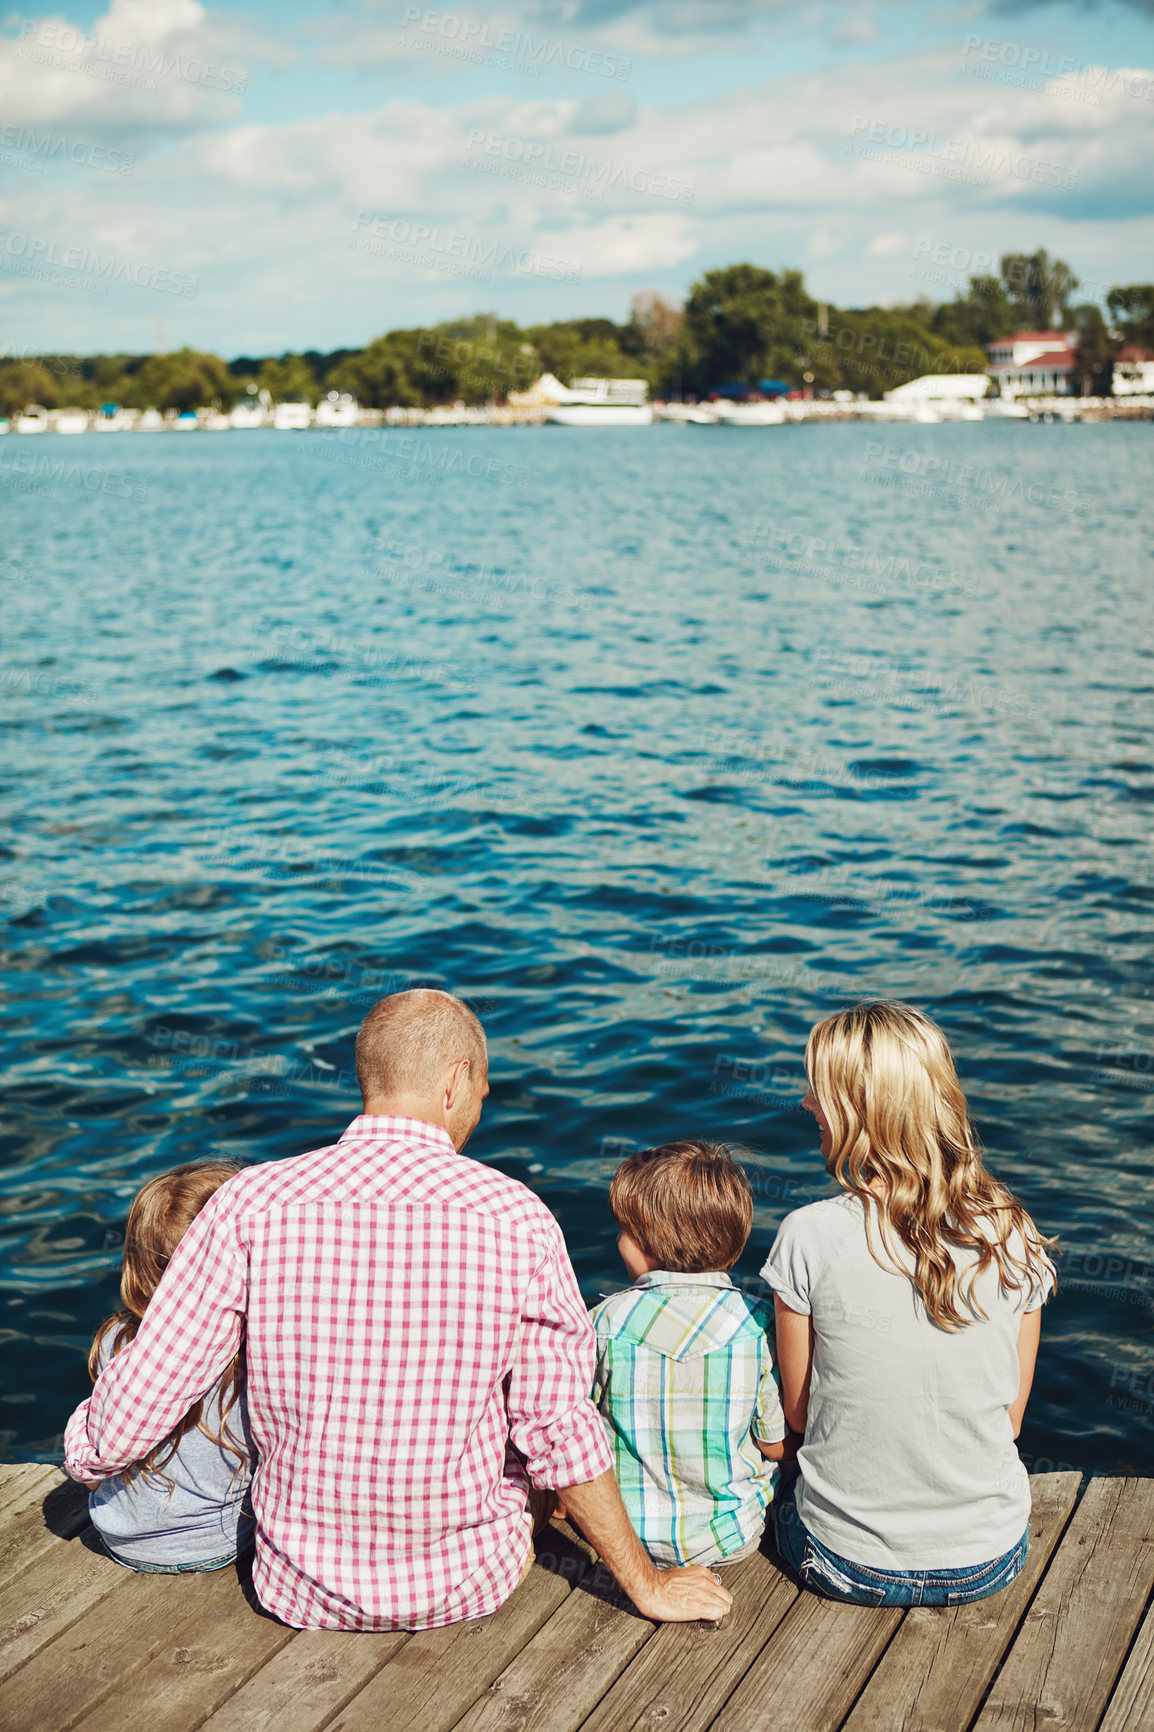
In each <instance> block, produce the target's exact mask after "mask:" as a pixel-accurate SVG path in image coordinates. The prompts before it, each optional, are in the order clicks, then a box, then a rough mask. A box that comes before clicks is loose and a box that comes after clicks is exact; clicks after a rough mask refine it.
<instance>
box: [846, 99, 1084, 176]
mask: <svg viewBox="0 0 1154 1732" xmlns="http://www.w3.org/2000/svg"><path fill="white" fill-rule="evenodd" d="M849 131H850V138H851V140H852V141H853V142H851V143H849V144H847V145H846V146H845V147H844V149H845V155H846V156H854V157H861V158H864V159H865V160H866V161H875V162H886V163H889V164H890V165H891V166H892V167H898V168H910V169H913V170H915V171H916V172H917V173H919V174H938V175H942V176H943V177H944V178H945V179H948V180H963V181H966V182H968V184H970V185H972V186H986V185H988V184H989V183H988V181H987V179H986V178H985V177H986V176H987V175H990V174H1009V175H1013V176H1014V177H1015V178H1016V179H1017V180H1032V181H1034V182H1035V183H1036V184H1037V185H1039V186H1058V187H1064V188H1065V189H1066V190H1067V191H1069V189H1070V188H1071V187H1074V186H1076V185H1077V184H1078V171H1077V169H1071V168H1063V167H1062V165H1061V164H1060V163H1056V162H1048V161H1046V160H1045V159H1044V158H1042V157H1037V156H1029V155H1027V154H1026V152H1025V151H1018V152H1017V153H1015V152H1013V151H1009V150H1005V149H1003V148H1002V146H1001V145H997V144H975V143H974V141H973V139H969V138H947V137H945V136H944V135H943V134H941V133H937V132H926V131H925V130H924V129H923V128H921V127H909V126H889V125H887V124H886V122H885V121H881V120H874V121H871V120H867V119H865V118H863V116H862V115H860V114H859V115H857V116H856V117H855V119H854V123H853V125H852V126H851V127H850V129H849ZM858 133H865V135H866V136H865V138H864V139H858V138H857V134H858ZM883 147H884V148H886V149H888V150H889V151H890V153H891V154H890V155H889V156H884V155H882V154H880V152H881V149H882V148H883ZM979 177H980V178H979Z"/></svg>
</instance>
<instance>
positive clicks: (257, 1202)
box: [65, 1115, 613, 1630]
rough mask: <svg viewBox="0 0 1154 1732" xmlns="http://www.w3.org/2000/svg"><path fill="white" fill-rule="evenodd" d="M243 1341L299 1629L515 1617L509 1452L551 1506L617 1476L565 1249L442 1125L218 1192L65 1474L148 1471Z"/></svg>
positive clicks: (508, 1182) (91, 1407)
mask: <svg viewBox="0 0 1154 1732" xmlns="http://www.w3.org/2000/svg"><path fill="white" fill-rule="evenodd" d="M242 1331H244V1332H245V1335H244V1338H245V1342H246V1351H247V1357H248V1403H249V1415H250V1421H251V1426H252V1436H253V1440H254V1443H255V1445H256V1448H257V1450H258V1451H259V1464H258V1467H257V1471H256V1477H255V1479H254V1482H253V1494H252V1495H253V1507H254V1511H255V1514H256V1525H257V1539H256V1560H255V1563H254V1565H253V1581H254V1583H255V1586H256V1589H257V1593H258V1594H259V1596H260V1599H261V1602H262V1604H263V1605H265V1606H266V1607H267V1608H268V1610H269V1611H271V1612H275V1613H276V1615H277V1616H278V1617H280V1618H282V1619H284V1621H285V1622H286V1623H288V1624H292V1625H294V1626H296V1627H297V1628H298V1629H315V1628H323V1629H338V1630H391V1629H407V1630H421V1629H433V1628H436V1627H437V1626H439V1625H442V1624H452V1623H457V1622H458V1621H459V1620H461V1619H464V1618H477V1617H481V1616H483V1615H484V1614H486V1613H488V1612H493V1611H495V1610H496V1608H497V1607H498V1606H499V1605H500V1604H501V1603H502V1601H504V1600H505V1599H507V1597H508V1595H509V1594H510V1592H511V1591H512V1589H513V1588H514V1586H515V1585H516V1582H517V1579H518V1577H519V1575H520V1573H521V1570H522V1567H523V1565H524V1563H525V1560H526V1558H527V1557H528V1552H529V1540H530V1522H529V1515H528V1512H527V1509H526V1497H525V1477H524V1473H523V1471H522V1469H521V1466H520V1463H519V1462H518V1461H517V1460H516V1459H515V1457H514V1456H513V1455H512V1452H511V1451H509V1450H508V1448H507V1445H508V1443H509V1441H510V1440H511V1441H512V1443H513V1444H515V1445H516V1447H517V1449H518V1450H519V1451H520V1452H521V1454H522V1455H523V1456H524V1457H525V1460H526V1462H527V1463H528V1470H529V1476H530V1478H531V1479H532V1481H533V1484H534V1485H537V1486H550V1487H559V1486H566V1485H579V1484H583V1483H584V1482H586V1481H588V1480H591V1479H595V1478H596V1477H597V1475H598V1474H601V1473H604V1472H607V1471H609V1470H611V1469H612V1466H613V1458H612V1456H611V1454H610V1452H609V1446H608V1444H607V1443H606V1440H605V1431H604V1428H603V1426H602V1424H601V1420H600V1418H599V1417H598V1414H597V1411H596V1409H595V1408H594V1407H593V1404H592V1402H591V1401H590V1400H589V1391H590V1389H591V1387H592V1378H593V1359H594V1338H593V1330H592V1327H591V1325H590V1322H589V1316H588V1313H587V1312H586V1309H585V1306H584V1303H583V1302H582V1299H581V1295H580V1292H579V1290H578V1287H577V1281H576V1278H575V1276H574V1274H573V1269H572V1266H571V1265H570V1262H569V1257H568V1254H567V1252H566V1250H565V1241H564V1239H563V1237H562V1235H561V1231H560V1228H559V1227H558V1226H557V1223H556V1221H555V1220H554V1219H553V1217H552V1215H551V1214H550V1213H549V1211H548V1209H546V1207H545V1205H544V1204H543V1203H541V1202H540V1201H538V1199H537V1198H536V1197H535V1196H534V1195H533V1194H532V1192H531V1191H529V1190H527V1189H526V1188H525V1187H524V1186H523V1185H520V1184H518V1183H517V1182H516V1181H515V1180H513V1179H508V1178H506V1177H505V1176H504V1175H503V1174H501V1173H498V1172H495V1171H494V1170H493V1169H492V1168H490V1167H485V1166H482V1165H480V1164H479V1163H478V1162H476V1161H472V1160H469V1159H468V1158H467V1157H465V1156H463V1155H458V1154H457V1153H456V1151H455V1150H454V1148H453V1145H452V1142H451V1141H450V1139H449V1136H448V1134H447V1133H446V1132H445V1131H443V1130H440V1129H439V1128H438V1127H436V1126H434V1125H429V1124H424V1123H422V1122H421V1121H420V1120H416V1119H394V1118H379V1117H368V1116H366V1115H362V1116H361V1117H360V1118H357V1119H354V1120H353V1122H352V1124H351V1125H350V1126H349V1128H348V1130H347V1131H346V1132H345V1134H344V1136H343V1137H342V1138H341V1140H340V1142H339V1143H337V1144H336V1146H335V1147H333V1148H328V1149H321V1150H318V1151H317V1152H316V1153H314V1154H309V1155H300V1156H298V1157H297V1158H296V1159H294V1160H288V1161H276V1162H272V1163H270V1164H268V1165H265V1166H259V1167H252V1168H249V1169H248V1170H247V1171H245V1172H242V1173H240V1174H239V1175H238V1176H237V1177H236V1178H235V1179H232V1180H230V1181H229V1183H228V1184H227V1185H225V1186H224V1188H223V1189H222V1190H220V1191H218V1192H217V1194H216V1195H215V1196H214V1197H213V1198H212V1199H211V1200H210V1202H209V1203H208V1204H207V1205H206V1207H205V1208H204V1209H203V1210H202V1212H201V1214H200V1215H199V1216H198V1217H197V1219H196V1220H195V1221H194V1222H193V1224H192V1226H191V1227H190V1228H189V1231H188V1232H187V1234H186V1235H185V1237H184V1239H183V1240H182V1242H181V1244H180V1247H179V1249H178V1250H177V1252H176V1254H175V1256H174V1257H173V1259H172V1262H171V1264H170V1265H169V1268H168V1270H167V1272H166V1274H165V1277H164V1280H163V1281H162V1282H161V1285H160V1287H159V1289H158V1290H157V1293H156V1296H155V1298H154V1299H153V1301H152V1303H151V1304H150V1306H149V1308H148V1313H147V1315H146V1317H145V1319H144V1322H143V1324H142V1325H141V1328H140V1332H139V1334H138V1335H137V1337H136V1340H135V1341H134V1342H133V1343H132V1344H131V1345H130V1346H129V1347H127V1348H125V1349H124V1351H123V1352H122V1353H120V1354H118V1355H117V1357H116V1358H115V1359H114V1360H113V1361H112V1362H111V1364H110V1365H109V1366H108V1367H107V1369H106V1370H105V1371H104V1372H103V1373H102V1375H101V1377H100V1380H99V1382H98V1383H97V1385H96V1387H95V1389H94V1390H93V1392H92V1395H91V1397H90V1398H89V1400H88V1401H86V1402H84V1403H82V1405H81V1406H80V1407H78V1408H77V1410H76V1412H75V1413H74V1414H73V1416H72V1418H71V1420H70V1421H69V1423H68V1430H67V1433H66V1435H65V1449H66V1454H65V1466H66V1467H67V1468H68V1470H69V1472H70V1473H72V1474H74V1475H76V1476H77V1477H78V1478H82V1479H100V1478H103V1477H105V1476H107V1475H108V1474H112V1473H117V1472H119V1471H121V1470H122V1469H123V1468H125V1467H126V1466H127V1465H128V1464H129V1463H130V1462H133V1461H137V1460H139V1459H140V1457H141V1456H143V1455H144V1454H145V1453H146V1452H147V1451H148V1450H149V1449H151V1448H152V1447H153V1445H154V1444H156V1443H157V1442H158V1441H159V1440H160V1439H161V1438H163V1437H165V1436H167V1434H168V1432H169V1431H171V1429H172V1427H173V1426H174V1425H175V1424H176V1423H177V1421H178V1420H180V1419H181V1418H182V1417H183V1416H184V1414H185V1413H187V1411H188V1409H189V1408H190V1407H191V1405H192V1403H193V1402H194V1401H196V1400H197V1399H198V1398H199V1397H200V1396H201V1395H203V1394H204V1393H205V1392H206V1391H207V1390H209V1389H211V1387H212V1386H213V1384H214V1383H215V1382H216V1381H217V1379H218V1378H219V1377H220V1375H221V1373H222V1372H223V1371H224V1368H225V1366H226V1365H227V1364H228V1362H229V1360H230V1359H231V1358H232V1356H233V1354H234V1353H235V1352H236V1349H237V1345H238V1343H239V1342H240V1340H241V1337H242Z"/></svg>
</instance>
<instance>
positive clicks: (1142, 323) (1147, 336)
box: [1106, 283, 1154, 349]
mask: <svg viewBox="0 0 1154 1732" xmlns="http://www.w3.org/2000/svg"><path fill="white" fill-rule="evenodd" d="M1106 305H1107V307H1109V309H1110V317H1111V319H1112V320H1113V321H1114V323H1115V325H1117V327H1118V329H1119V331H1120V332H1121V334H1122V340H1123V342H1125V343H1137V344H1138V345H1139V347H1140V348H1144V349H1154V283H1131V284H1130V286H1129V288H1125V289H1111V290H1110V293H1109V294H1108V295H1107V296H1106Z"/></svg>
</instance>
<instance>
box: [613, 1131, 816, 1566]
mask: <svg viewBox="0 0 1154 1732" xmlns="http://www.w3.org/2000/svg"><path fill="white" fill-rule="evenodd" d="M609 1207H610V1208H611V1209H612V1211H613V1217H614V1219H615V1220H616V1222H617V1225H618V1227H619V1228H620V1229H621V1230H620V1232H619V1233H618V1235H617V1246H618V1249H619V1250H620V1252H621V1259H622V1261H623V1262H624V1264H625V1267H626V1269H627V1270H628V1272H629V1276H630V1278H631V1280H632V1282H633V1285H632V1286H631V1287H627V1288H626V1290H625V1291H624V1292H623V1293H615V1294H614V1295H613V1296H612V1297H611V1298H609V1299H605V1300H603V1301H602V1303H601V1304H600V1305H598V1306H596V1307H595V1309H594V1312H593V1322H594V1326H595V1328H596V1331H597V1372H596V1380H595V1382H594V1387H593V1400H594V1401H595V1402H596V1404H597V1406H598V1407H599V1408H600V1410H601V1415H602V1418H603V1420H604V1422H605V1428H606V1431H607V1433H608V1436H609V1441H610V1443H611V1445H612V1447H613V1450H614V1453H615V1458H616V1470H617V1483H618V1485H619V1486H620V1488H621V1496H622V1498H623V1499H624V1501H625V1508H626V1509H627V1511H628V1512H629V1518H630V1520H631V1521H632V1523H633V1526H634V1527H635V1528H636V1530H637V1533H638V1535H639V1536H640V1539H641V1542H642V1544H643V1545H644V1547H645V1549H646V1550H647V1551H648V1553H649V1555H650V1557H651V1558H652V1559H653V1560H654V1562H655V1563H658V1564H707V1565H712V1564H720V1563H736V1562H737V1561H738V1560H739V1559H741V1558H744V1557H747V1556H749V1555H750V1554H751V1553H753V1552H755V1551H756V1550H757V1548H758V1545H759V1543H760V1540H761V1534H762V1529H763V1528H764V1525H765V1514H766V1510H767V1508H768V1506H769V1504H770V1501H771V1499H772V1497H773V1486H774V1482H775V1480H776V1478H777V1468H776V1465H774V1464H776V1463H777V1462H779V1461H781V1460H782V1459H783V1457H784V1456H785V1455H786V1453H787V1451H788V1450H789V1445H787V1443H786V1441H785V1439H786V1437H787V1428H786V1423H785V1415H784V1413H783V1412H782V1406H781V1400H780V1396H779V1392H778V1385H777V1379H776V1375H775V1373H774V1370H773V1359H772V1355H771V1353H770V1345H769V1336H768V1333H767V1331H768V1329H769V1325H770V1321H771V1319H772V1316H773V1310H772V1306H771V1305H768V1304H764V1303H762V1302H760V1301H757V1300H753V1299H747V1298H746V1297H745V1295H744V1294H742V1293H740V1292H739V1291H738V1290H737V1288H735V1287H734V1286H733V1284H732V1282H731V1281H730V1279H729V1275H728V1273H727V1271H728V1270H729V1269H731V1268H732V1267H733V1265H734V1264H735V1263H736V1261H737V1259H738V1257H740V1255H741V1253H742V1251H743V1250H744V1248H745V1242H746V1240H747V1239H748V1238H749V1230H750V1227H751V1225H752V1223H753V1194H752V1192H751V1191H750V1188H749V1181H748V1180H747V1178H746V1177H745V1174H744V1173H743V1172H742V1170H741V1168H740V1167H739V1166H738V1164H737V1162H736V1161H735V1160H734V1158H733V1156H732V1155H731V1154H730V1153H729V1151H728V1150H727V1149H724V1148H719V1147H717V1146H715V1145H713V1144H711V1143H699V1142H685V1143H666V1144H664V1145H663V1146H662V1147H661V1148H657V1149H645V1150H643V1151H642V1152H641V1153H640V1154H636V1155H631V1156H630V1158H629V1159H628V1160H627V1161H625V1162H624V1163H623V1165H622V1166H620V1167H619V1168H618V1169H617V1172H616V1173H615V1174H614V1177H613V1183H612V1185H611V1187H610V1191H609Z"/></svg>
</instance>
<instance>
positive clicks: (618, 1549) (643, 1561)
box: [560, 1471, 733, 1624]
mask: <svg viewBox="0 0 1154 1732" xmlns="http://www.w3.org/2000/svg"><path fill="white" fill-rule="evenodd" d="M560 1495H561V1497H562V1498H563V1500H564V1503H565V1508H566V1513H567V1514H568V1516H569V1518H570V1519H571V1520H572V1521H574V1522H575V1523H576V1524H577V1526H578V1527H579V1528H580V1529H581V1531H582V1533H583V1534H584V1535H585V1538H586V1539H587V1540H588V1541H589V1543H590V1544H591V1545H592V1546H593V1547H594V1548H595V1549H596V1550H597V1551H598V1552H599V1553H600V1555H601V1557H602V1559H603V1560H604V1562H605V1563H606V1564H608V1566H609V1568H610V1569H611V1570H612V1571H613V1574H614V1575H615V1576H616V1578H617V1580H618V1581H619V1582H620V1584H621V1586H622V1587H623V1588H624V1590H625V1592H626V1593H627V1594H628V1595H629V1598H630V1599H631V1600H632V1601H633V1604H634V1605H635V1606H636V1607H637V1610H638V1611H639V1612H640V1613H641V1615H642V1617H643V1618H652V1619H653V1620H654V1622H655V1623H663V1624H678V1623H680V1624H687V1623H691V1622H692V1621H693V1619H694V1618H724V1617H725V1615H726V1613H727V1612H728V1611H729V1609H730V1607H731V1606H732V1605H733V1595H732V1594H731V1593H730V1592H729V1589H728V1588H725V1587H723V1586H722V1584H721V1578H720V1576H715V1575H714V1573H713V1571H712V1570H707V1569H706V1568H705V1567H704V1566H703V1565H701V1564H690V1565H689V1566H688V1567H687V1568H685V1569H679V1570H659V1569H657V1568H656V1566H655V1565H654V1564H653V1563H652V1562H651V1560H650V1558H649V1555H648V1553H647V1552H646V1551H645V1549H644V1547H643V1546H642V1544H641V1541H640V1540H639V1539H638V1538H637V1535H636V1534H635V1533H634V1531H633V1528H632V1526H631V1525H630V1521H629V1517H628V1516H627V1515H626V1513H625V1505H624V1504H623V1503H622V1502H621V1493H620V1492H619V1491H618V1489H617V1481H616V1480H615V1479H614V1477H613V1473H612V1471H610V1472H608V1473H602V1474H599V1475H598V1477H597V1478H596V1479H593V1480H589V1481H587V1483H586V1484H584V1485H571V1486H565V1487H563V1488H561V1492H560Z"/></svg>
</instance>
